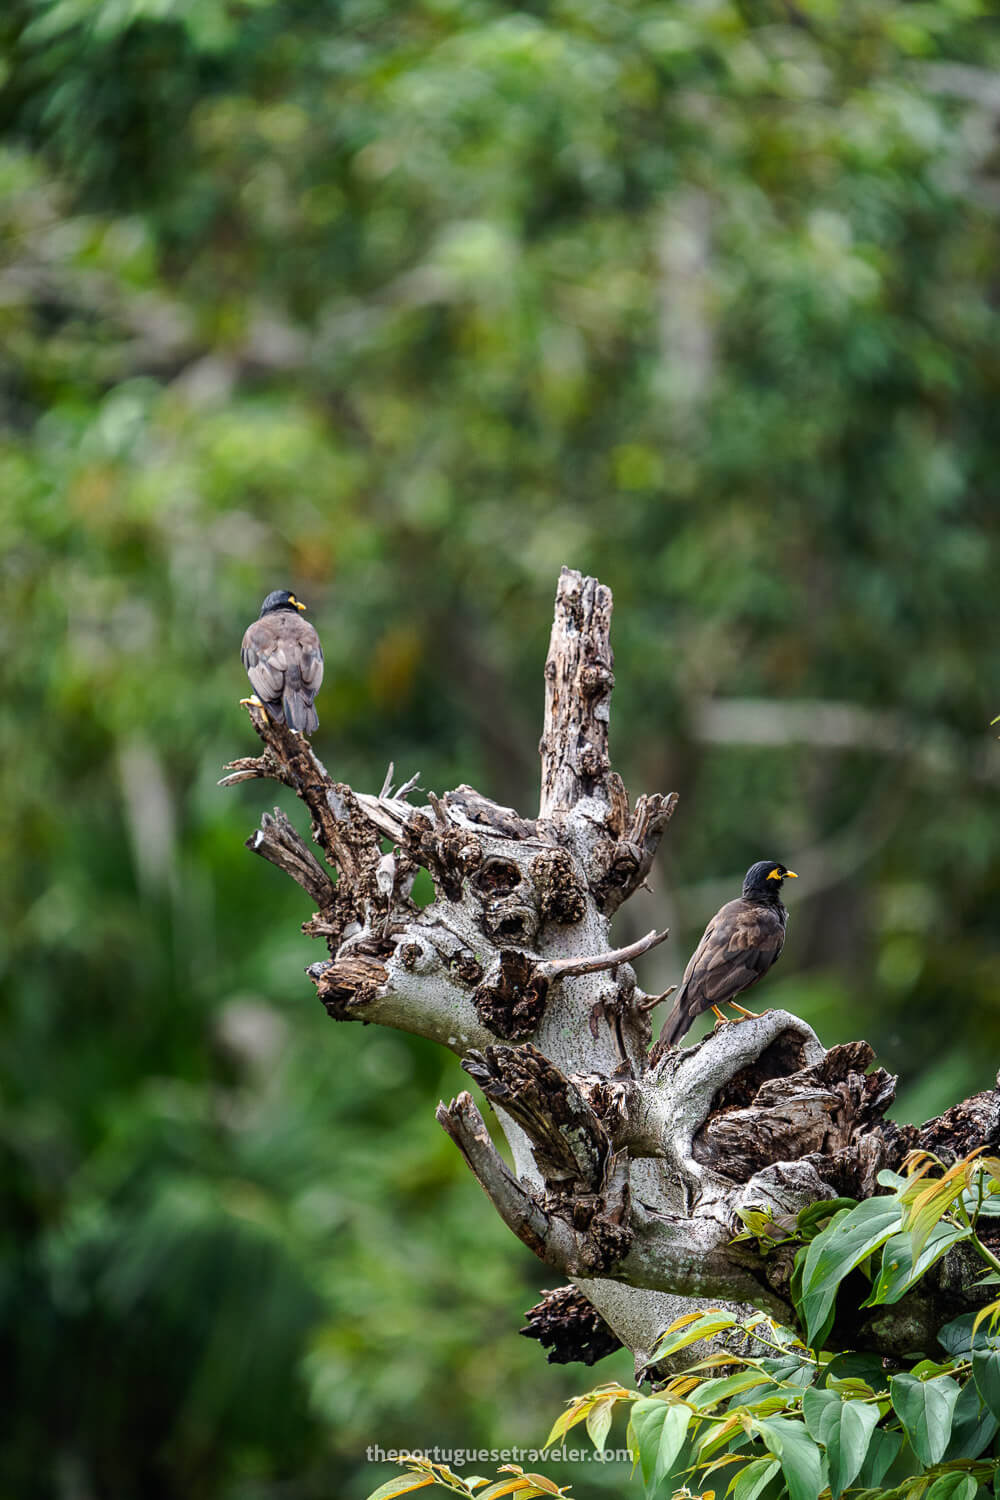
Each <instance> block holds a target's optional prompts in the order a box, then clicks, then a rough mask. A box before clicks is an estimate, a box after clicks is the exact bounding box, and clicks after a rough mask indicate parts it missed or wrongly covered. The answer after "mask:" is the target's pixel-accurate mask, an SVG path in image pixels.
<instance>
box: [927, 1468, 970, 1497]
mask: <svg viewBox="0 0 1000 1500" xmlns="http://www.w3.org/2000/svg"><path fill="white" fill-rule="evenodd" d="M978 1491H979V1485H978V1484H977V1483H976V1481H975V1480H974V1479H973V1477H972V1475H971V1474H941V1475H939V1476H938V1478H937V1479H935V1481H934V1483H933V1484H932V1485H931V1487H930V1489H929V1490H928V1491H927V1494H926V1496H925V1500H976V1495H977V1493H978Z"/></svg>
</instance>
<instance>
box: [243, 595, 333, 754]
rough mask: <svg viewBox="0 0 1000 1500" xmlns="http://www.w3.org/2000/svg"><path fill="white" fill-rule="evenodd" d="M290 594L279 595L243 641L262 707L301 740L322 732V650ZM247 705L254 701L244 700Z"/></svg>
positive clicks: (270, 600)
mask: <svg viewBox="0 0 1000 1500" xmlns="http://www.w3.org/2000/svg"><path fill="white" fill-rule="evenodd" d="M303 609H305V605H304V604H303V603H301V601H300V600H298V599H296V597H295V595H294V594H290V593H289V592H288V590H287V589H275V591H274V593H273V594H268V596H267V598H266V599H265V600H264V603H263V604H262V605H261V607H260V618H259V619H257V620H254V622H253V624H252V625H251V626H250V628H249V629H248V630H247V633H246V635H245V636H244V637H243V649H242V651H241V652H240V655H241V656H242V657H243V665H244V666H245V667H246V669H247V676H248V677H249V678H250V686H251V687H252V688H253V690H254V693H255V694H256V696H257V699H258V701H259V702H260V703H261V704H263V706H264V708H266V710H267V712H268V713H269V714H270V715H271V718H272V719H274V721H275V722H276V723H278V724H287V725H288V727H289V729H295V730H297V731H298V733H299V734H312V733H313V731H314V730H315V729H317V728H318V727H319V719H318V718H317V717H316V710H315V708H314V707H313V699H314V698H315V696H316V694H317V693H318V692H319V688H320V683H321V682H322V681H323V648H322V646H321V645H320V643H319V636H318V635H317V634H316V632H315V630H314V629H313V627H312V626H311V625H310V624H309V622H308V620H303V618H302V616H301V614H300V610H303ZM243 701H244V703H246V702H251V703H252V702H253V699H246V698H244V700H243Z"/></svg>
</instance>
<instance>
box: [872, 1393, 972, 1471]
mask: <svg viewBox="0 0 1000 1500" xmlns="http://www.w3.org/2000/svg"><path fill="white" fill-rule="evenodd" d="M960 1394H961V1387H960V1386H959V1385H958V1382H957V1381H954V1380H952V1378H951V1376H950V1375H938V1376H936V1377H935V1379H933V1380H917V1379H915V1378H914V1376H912V1375H906V1374H903V1375H894V1376H893V1378H892V1379H891V1380H890V1382H889V1395H890V1397H891V1398H892V1407H893V1410H894V1411H895V1413H896V1415H897V1417H898V1418H899V1420H900V1421H901V1422H902V1424H903V1428H904V1430H905V1432H906V1435H907V1437H908V1438H909V1440H910V1447H911V1448H912V1449H913V1451H914V1453H915V1454H916V1455H917V1457H918V1458H919V1460H920V1462H921V1463H922V1464H926V1465H928V1466H930V1465H931V1464H936V1463H938V1462H939V1461H940V1459H942V1458H943V1457H944V1452H945V1449H946V1448H947V1446H948V1439H949V1438H950V1437H951V1421H952V1416H953V1415H954V1411H955V1402H956V1401H957V1400H958V1398H959V1395H960Z"/></svg>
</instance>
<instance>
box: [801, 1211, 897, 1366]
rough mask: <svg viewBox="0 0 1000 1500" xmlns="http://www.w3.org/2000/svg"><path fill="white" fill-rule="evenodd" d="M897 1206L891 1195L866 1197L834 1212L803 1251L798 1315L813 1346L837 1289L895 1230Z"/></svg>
mask: <svg viewBox="0 0 1000 1500" xmlns="http://www.w3.org/2000/svg"><path fill="white" fill-rule="evenodd" d="M900 1213H901V1210H900V1205H899V1203H898V1202H897V1201H896V1199H895V1198H868V1199H867V1200H866V1201H865V1202H864V1203H859V1204H858V1206H857V1208H852V1209H851V1210H850V1212H849V1213H846V1214H844V1215H843V1216H842V1217H841V1215H839V1214H838V1215H837V1217H836V1218H835V1219H834V1221H833V1223H832V1224H830V1225H829V1226H828V1227H827V1228H826V1229H824V1230H823V1231H822V1233H821V1234H818V1235H817V1236H816V1238H815V1239H814V1240H813V1242H812V1244H811V1245H810V1246H809V1248H808V1250H807V1251H806V1257H805V1261H804V1262H803V1266H802V1289H801V1297H800V1300H799V1303H798V1311H799V1316H800V1317H801V1319H802V1322H803V1324H804V1325H805V1329H806V1338H807V1339H808V1341H809V1343H810V1344H813V1345H815V1344H816V1343H817V1341H818V1334H819V1332H820V1330H821V1329H822V1328H823V1326H824V1324H825V1323H826V1321H827V1319H828V1318H829V1317H830V1315H831V1313H832V1312H833V1307H834V1301H835V1299H836V1296H837V1288H838V1287H839V1285H840V1283H841V1282H842V1281H843V1279H844V1277H845V1276H846V1275H847V1274H848V1273H849V1272H850V1271H853V1270H854V1268H855V1266H857V1265H859V1264H860V1262H861V1261H863V1260H864V1259H865V1257H866V1256H868V1255H871V1253H872V1251H873V1250H876V1249H878V1247H879V1245H881V1244H883V1243H884V1242H885V1241H886V1240H887V1239H889V1237H890V1236H891V1235H892V1234H894V1233H895V1232H896V1231H898V1229H899V1224H900Z"/></svg>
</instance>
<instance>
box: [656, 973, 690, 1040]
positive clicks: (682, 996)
mask: <svg viewBox="0 0 1000 1500" xmlns="http://www.w3.org/2000/svg"><path fill="white" fill-rule="evenodd" d="M693 1020H694V1016H691V1015H689V1014H688V1008H687V986H686V985H682V986H681V989H680V991H679V993H678V996H677V999H676V1000H675V1001H674V1008H673V1010H672V1011H671V1012H670V1014H669V1016H668V1017H667V1019H666V1020H665V1021H664V1023H663V1030H662V1031H661V1032H660V1045H661V1046H662V1047H673V1046H675V1045H676V1044H677V1043H678V1042H679V1041H680V1039H681V1037H682V1036H684V1035H685V1033H686V1032H687V1031H689V1030H690V1028H691V1023H692V1021H693Z"/></svg>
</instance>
